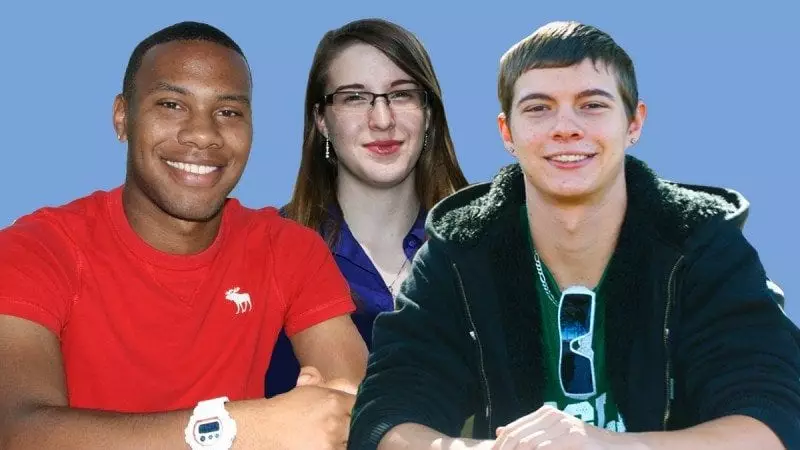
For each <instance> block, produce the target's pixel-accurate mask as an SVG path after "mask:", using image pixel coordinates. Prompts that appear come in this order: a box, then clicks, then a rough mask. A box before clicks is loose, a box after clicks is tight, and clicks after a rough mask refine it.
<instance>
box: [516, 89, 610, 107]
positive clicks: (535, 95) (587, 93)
mask: <svg viewBox="0 0 800 450" xmlns="http://www.w3.org/2000/svg"><path fill="white" fill-rule="evenodd" d="M595 95H599V96H601V97H606V98H607V99H609V100H614V99H615V98H616V97H614V94H612V93H610V92H608V91H606V90H603V89H586V90H583V91H580V92H578V95H576V96H575V98H576V99H580V98H586V97H594V96H595ZM528 100H545V101H548V102H554V101H556V99H555V98H553V97H551V96H549V95H547V94H545V93H542V92H532V93H530V94H528V95H526V96H524V97H522V98H521V99H519V101H517V106H519V105H520V104H522V103H523V102H526V101H528Z"/></svg>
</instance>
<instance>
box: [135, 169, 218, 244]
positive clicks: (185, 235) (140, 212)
mask: <svg viewBox="0 0 800 450" xmlns="http://www.w3.org/2000/svg"><path fill="white" fill-rule="evenodd" d="M122 208H123V210H124V211H125V216H126V217H127V219H128V223H129V224H130V225H131V228H133V231H135V232H136V234H138V235H139V237H140V238H142V240H144V241H145V242H147V244H148V245H150V246H151V247H153V248H155V249H157V250H159V251H162V252H164V253H170V254H173V255H191V254H195V253H200V252H202V251H203V250H205V249H207V248H208V247H209V246H211V244H212V243H213V242H214V239H215V238H216V237H217V233H218V232H219V227H220V223H221V222H222V211H221V210H220V211H219V212H218V213H217V214H216V215H215V216H214V217H213V218H211V219H210V220H207V221H190V220H183V219H179V218H177V217H173V216H171V215H170V214H168V213H167V212H165V211H164V210H162V209H161V208H159V207H158V206H157V205H156V204H155V203H153V201H151V200H150V199H149V198H147V196H146V195H145V194H144V193H143V192H141V191H140V190H139V189H137V188H134V187H132V186H131V185H130V184H126V185H125V186H124V187H123V190H122Z"/></svg>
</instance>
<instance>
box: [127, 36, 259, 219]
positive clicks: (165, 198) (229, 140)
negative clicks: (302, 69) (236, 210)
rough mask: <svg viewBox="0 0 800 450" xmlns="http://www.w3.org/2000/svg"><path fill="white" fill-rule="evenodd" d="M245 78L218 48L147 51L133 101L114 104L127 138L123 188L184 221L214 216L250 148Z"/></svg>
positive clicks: (174, 46)
mask: <svg viewBox="0 0 800 450" xmlns="http://www.w3.org/2000/svg"><path fill="white" fill-rule="evenodd" d="M250 92H251V86H250V72H249V69H248V67H247V63H246V62H245V60H244V58H243V57H242V56H241V55H239V54H238V53H236V52H235V51H233V50H231V49H229V48H226V47H224V46H221V45H219V44H215V43H211V42H205V41H173V42H168V43H164V44H159V45H156V46H155V47H153V48H152V49H150V50H149V51H148V52H147V53H146V54H145V55H144V58H143V59H142V64H141V67H140V68H139V70H138V71H137V73H136V76H135V89H134V92H133V95H132V97H131V103H130V104H126V102H125V100H124V99H123V97H122V96H118V97H117V98H116V100H115V102H114V126H115V128H116V130H117V134H119V135H120V136H121V137H123V138H126V139H127V140H128V142H129V143H128V169H127V179H126V186H125V187H126V190H127V191H129V193H130V195H132V196H135V197H137V198H138V199H144V200H145V201H147V202H150V203H152V204H153V205H155V206H157V208H158V209H159V210H161V211H163V212H165V213H166V214H168V215H169V216H172V217H174V218H178V219H181V220H185V221H194V222H197V221H207V220H210V219H211V218H213V217H215V216H216V215H217V214H218V213H219V211H220V209H221V208H222V205H223V203H224V201H225V199H226V198H227V196H228V194H230V192H231V191H232V190H233V188H234V187H235V186H236V183H237V182H238V181H239V178H240V177H241V176H242V172H243V171H244V168H245V165H246V163H247V158H248V156H249V153H250V145H251V142H252V133H253V131H252V120H251V119H252V114H251V109H250Z"/></svg>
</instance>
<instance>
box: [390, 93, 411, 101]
mask: <svg viewBox="0 0 800 450" xmlns="http://www.w3.org/2000/svg"><path fill="white" fill-rule="evenodd" d="M389 97H390V98H391V99H393V100H394V99H399V100H403V99H407V98H409V97H411V92H410V91H394V92H392V93H390V94H389Z"/></svg>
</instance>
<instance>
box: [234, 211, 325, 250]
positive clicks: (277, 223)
mask: <svg viewBox="0 0 800 450" xmlns="http://www.w3.org/2000/svg"><path fill="white" fill-rule="evenodd" d="M225 207H226V209H227V211H226V214H227V215H228V216H229V219H230V220H229V223H230V224H231V225H230V226H231V229H230V230H229V233H233V234H235V235H238V236H245V237H246V239H247V240H248V241H252V243H253V244H255V243H257V242H258V241H262V242H264V243H265V244H269V245H271V246H272V247H273V248H274V249H277V250H284V249H291V248H296V246H303V245H305V246H307V245H309V244H317V243H320V242H323V241H322V238H321V237H320V235H319V234H318V233H317V232H316V231H314V230H312V229H310V228H308V227H305V226H303V225H300V224H299V223H297V222H295V221H293V220H291V219H287V218H286V217H284V215H283V214H282V213H281V211H280V210H279V209H277V208H275V207H272V206H267V207H263V208H257V209H255V208H248V207H245V206H243V205H242V204H241V203H240V202H239V201H238V200H235V199H230V200H228V204H227V205H226V206H225Z"/></svg>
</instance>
